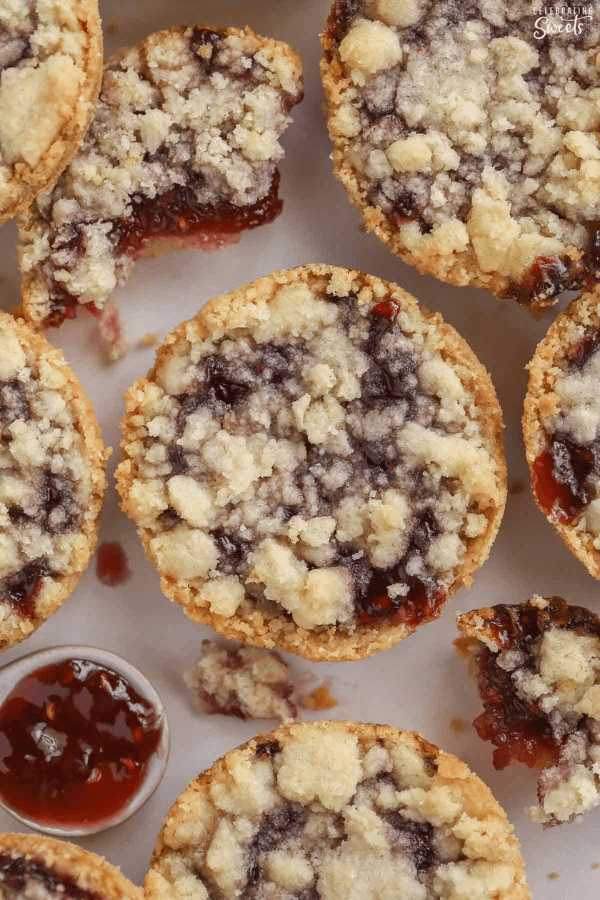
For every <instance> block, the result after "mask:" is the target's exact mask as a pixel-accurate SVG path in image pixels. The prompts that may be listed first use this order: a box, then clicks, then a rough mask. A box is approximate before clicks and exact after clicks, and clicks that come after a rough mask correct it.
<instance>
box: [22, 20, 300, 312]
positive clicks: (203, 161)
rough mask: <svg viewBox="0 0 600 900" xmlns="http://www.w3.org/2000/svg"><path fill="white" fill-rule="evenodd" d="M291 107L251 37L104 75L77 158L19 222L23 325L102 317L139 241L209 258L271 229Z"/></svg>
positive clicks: (276, 59)
mask: <svg viewBox="0 0 600 900" xmlns="http://www.w3.org/2000/svg"><path fill="white" fill-rule="evenodd" d="M301 96H302V71H301V65H300V60H299V58H298V56H297V55H296V54H295V53H294V52H293V51H292V50H291V49H290V48H289V47H288V46H287V45H285V44H279V43H276V42H274V41H268V40H265V39H263V38H259V37H257V36H256V35H255V34H253V33H252V32H251V31H250V30H248V29H247V30H246V31H238V30H237V29H233V28H232V29H227V30H224V31H214V30H211V29H208V28H202V27H196V28H180V29H172V30H170V31H166V32H160V33H158V34H155V35H151V36H150V37H149V38H147V39H146V40H145V41H144V42H142V43H141V44H140V45H139V46H138V47H136V48H134V49H132V50H126V51H122V52H121V53H120V54H119V55H118V56H117V57H116V58H115V59H113V60H112V61H109V63H108V64H107V66H106V68H105V72H104V78H103V82H102V89H101V93H100V99H99V102H98V107H97V110H96V114H95V118H94V120H93V121H92V124H91V126H90V129H89V131H88V133H87V136H86V138H85V141H84V143H83V145H82V147H81V149H80V150H79V152H78V153H77V155H76V156H75V158H74V159H73V161H72V163H71V164H70V166H69V167H68V168H67V170H66V171H65V172H64V174H63V175H62V177H61V178H60V179H59V181H58V182H57V184H56V185H55V187H54V189H53V190H52V191H50V192H49V193H48V194H46V195H44V196H43V197H42V198H40V200H39V201H38V202H37V204H36V206H35V207H34V210H33V212H32V214H31V215H30V216H29V217H28V218H27V219H26V220H23V222H22V227H21V238H22V241H23V246H22V250H21V264H22V267H23V270H24V272H25V273H30V275H31V278H34V277H35V285H34V286H33V287H32V291H33V294H32V295H31V296H29V297H26V302H28V303H29V304H30V306H31V311H30V312H31V315H32V318H34V319H35V320H36V321H41V320H48V318H49V317H50V324H57V323H59V320H62V318H64V317H65V315H68V314H69V312H68V310H71V313H70V314H73V309H74V308H75V307H76V306H77V304H93V305H94V307H95V308H96V309H100V308H102V307H103V306H104V304H105V303H106V300H107V298H108V297H109V295H110V294H111V292H112V291H113V290H114V288H115V287H116V285H117V284H119V283H122V282H123V281H124V280H125V279H126V278H127V276H128V274H129V273H130V271H131V267H132V265H133V262H134V259H135V258H136V257H137V256H139V255H141V253H142V252H144V250H145V249H147V246H146V245H147V242H148V240H149V238H168V237H173V238H174V239H175V240H176V241H179V242H180V243H181V242H182V241H184V240H187V239H188V238H189V239H190V240H192V242H194V241H195V243H196V244H197V245H198V246H203V245H206V247H207V249H215V248H216V247H217V246H220V245H221V244H223V243H228V242H229V243H231V242H232V240H233V239H236V238H235V233H236V232H239V230H241V229H243V228H247V227H254V225H257V224H260V223H261V221H263V220H270V219H269V216H270V217H271V218H272V217H273V216H274V215H276V214H277V213H278V212H279V211H280V208H281V204H280V203H279V201H277V195H276V191H277V177H276V175H277V173H276V165H277V163H278V162H279V160H280V159H281V158H282V156H283V149H282V147H281V144H280V143H279V138H280V137H281V135H282V133H283V131H284V130H285V128H286V126H287V124H288V123H289V122H290V121H291V120H290V117H289V111H290V109H291V107H292V106H293V105H294V104H295V103H297V102H298V101H299V100H300V99H301ZM261 204H262V205H261ZM199 232H200V233H202V234H204V238H201V237H199V236H198V233H199ZM221 232H222V233H221ZM65 310H67V311H65ZM53 312H54V313H56V315H55V316H54V318H53V317H52V314H53ZM61 317H62V318H61ZM54 320H56V321H54Z"/></svg>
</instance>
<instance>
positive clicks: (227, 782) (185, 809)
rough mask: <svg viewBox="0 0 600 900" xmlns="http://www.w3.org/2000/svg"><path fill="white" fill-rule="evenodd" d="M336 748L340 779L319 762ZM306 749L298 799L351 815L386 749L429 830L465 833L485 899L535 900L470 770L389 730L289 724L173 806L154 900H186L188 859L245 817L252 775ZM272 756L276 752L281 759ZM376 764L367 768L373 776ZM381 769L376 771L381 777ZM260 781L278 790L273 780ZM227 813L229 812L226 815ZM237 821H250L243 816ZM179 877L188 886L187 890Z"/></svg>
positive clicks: (230, 756)
mask: <svg viewBox="0 0 600 900" xmlns="http://www.w3.org/2000/svg"><path fill="white" fill-rule="evenodd" d="M337 742H339V751H340V752H339V755H338V757H337V759H338V767H339V770H338V769H336V770H335V771H334V769H332V768H331V766H330V765H328V764H327V762H326V760H325V759H324V758H319V750H318V749H316V748H317V745H318V744H327V750H326V753H333V754H335V747H336V743H337ZM303 743H304V744H305V746H306V750H305V751H304V752H305V753H306V758H302V762H301V764H300V765H299V766H298V768H297V769H296V770H295V771H294V767H293V765H290V764H289V762H288V760H289V757H288V760H286V763H285V765H286V770H287V775H289V777H286V784H287V785H289V786H292V785H293V787H292V791H293V793H294V794H295V796H294V799H296V800H300V802H301V803H303V804H306V805H308V802H307V801H308V795H309V794H310V793H311V791H312V789H315V790H316V792H317V797H316V799H317V800H320V801H321V802H322V803H323V804H324V805H325V807H326V808H334V809H336V810H339V807H340V806H341V807H342V809H348V808H349V804H350V803H351V801H352V794H353V793H354V790H355V787H356V785H357V783H358V784H360V783H361V776H360V774H359V775H357V774H356V769H355V767H356V761H357V760H361V762H362V760H364V759H365V757H366V755H367V754H368V753H369V752H371V757H370V759H373V755H374V754H373V751H374V752H375V753H378V752H379V753H381V752H382V749H381V748H383V752H386V753H389V752H391V754H392V756H393V754H394V753H397V754H398V756H397V757H396V760H397V764H395V765H394V771H395V772H396V773H397V777H399V778H400V779H401V780H402V788H403V789H405V796H410V794H412V793H413V791H412V790H411V789H413V790H414V792H415V799H416V796H417V795H418V796H419V798H420V802H421V804H422V806H421V809H422V810H423V811H425V820H426V821H427V820H428V818H429V816H431V817H432V819H434V820H435V821H436V823H437V824H439V823H440V822H444V823H445V826H446V827H448V828H450V829H452V828H453V827H456V829H457V832H459V833H460V837H461V839H463V840H465V841H466V843H467V844H469V845H470V846H469V849H468V850H467V854H466V856H468V857H469V859H468V860H466V859H465V871H464V873H463V875H462V877H463V878H465V877H466V879H467V880H468V879H469V878H470V877H472V878H474V879H475V881H476V884H475V883H474V884H473V885H472V887H473V888H475V887H477V888H478V889H479V891H481V893H478V896H481V897H482V898H483V897H487V896H488V894H487V893H484V891H485V890H486V889H487V890H489V891H490V893H489V897H490V898H492V897H493V898H494V900H527V898H529V897H530V896H531V894H530V892H529V889H528V887H527V883H526V879H525V869H524V864H523V860H522V858H521V854H520V849H519V843H518V840H517V838H516V837H515V835H514V833H513V827H512V825H510V824H509V822H508V821H507V818H506V813H505V812H504V810H503V809H502V808H501V806H500V805H499V804H498V802H497V800H496V799H495V798H494V796H493V795H492V793H491V791H490V790H489V788H488V787H487V786H486V785H485V784H484V783H483V782H482V781H481V780H480V779H479V778H478V777H477V776H476V775H474V774H473V773H472V772H471V771H470V770H469V768H468V766H467V765H466V764H465V763H464V762H462V761H461V760H459V759H458V758H457V757H455V756H453V755H451V754H448V753H444V752H443V751H442V750H439V749H438V748H437V747H435V746H434V745H433V744H430V743H429V742H428V741H426V740H425V739H424V738H423V737H422V736H421V735H419V734H417V733H415V732H410V731H403V730H401V729H399V728H394V727H391V726H388V725H374V724H369V723H357V722H351V721H318V722H309V723H301V724H292V725H290V724H286V725H283V726H281V727H280V728H277V729H276V730H275V731H273V732H270V733H268V734H260V735H258V736H257V737H255V738H253V739H252V740H250V741H249V742H248V743H246V744H244V745H242V746H241V747H239V748H237V749H236V750H232V751H230V752H229V753H227V754H226V755H225V756H224V757H222V758H221V759H219V760H217V762H215V763H214V765H213V766H211V768H210V769H208V770H207V771H206V772H204V773H203V774H202V775H200V776H199V777H198V778H197V779H196V780H195V781H193V782H191V784H189V785H188V787H187V788H186V789H185V790H184V792H183V793H182V794H181V795H180V797H179V798H178V799H177V800H176V802H175V803H174V805H173V806H172V807H171V810H170V811H169V813H168V814H167V817H166V820H165V824H164V826H163V829H162V831H161V833H160V834H159V836H158V838H157V840H156V844H155V847H154V854H153V857H152V860H151V863H150V871H149V873H148V875H147V876H146V880H145V883H144V893H145V896H146V898H147V900H167V898H169V900H178V898H180V897H182V896H183V894H182V893H180V890H181V888H183V885H184V883H185V858H186V855H189V856H190V857H192V855H193V858H195V859H196V860H199V859H200V853H201V852H202V849H201V848H202V845H204V846H206V845H207V844H208V841H209V838H210V835H211V832H212V833H214V830H215V828H216V826H217V825H218V824H219V822H220V821H221V822H222V821H223V820H224V819H225V818H226V815H227V814H233V815H234V816H235V815H236V809H235V800H234V797H235V794H236V793H240V794H241V793H242V791H244V788H245V787H246V786H247V785H252V781H253V767H254V766H257V767H259V766H261V765H263V764H264V763H263V762H262V761H264V760H266V761H267V762H269V761H270V762H271V764H272V763H273V760H276V759H277V754H278V753H279V752H281V750H283V752H284V754H285V753H286V752H287V751H288V749H289V748H290V747H294V750H293V751H292V753H293V754H294V758H295V759H296V760H298V759H300V758H301V757H302V753H303V749H302V745H303ZM262 748H266V750H263V749H262ZM272 748H275V752H274V753H273V749H272ZM354 748H356V749H354ZM315 750H316V752H315ZM257 760H261V761H259V762H257ZM379 764H381V763H379ZM360 765H361V763H360V762H359V763H358V766H359V771H362V770H361V768H360ZM367 765H368V763H365V767H366V766H367ZM377 765H378V764H377V763H375V764H374V765H373V769H374V770H375V769H376V768H377ZM384 765H385V764H384ZM396 765H398V766H399V769H397V768H396ZM313 766H314V768H315V772H316V777H313V778H312V785H314V786H315V787H314V788H312V786H309V787H308V789H307V786H306V784H305V783H304V782H305V777H306V772H307V771H308V772H309V778H310V770H311V768H312V767H313ZM321 766H325V767H326V770H327V771H325V770H324V771H322V772H321V773H320V775H319V768H320V767H321ZM388 766H389V763H388ZM353 768H354V772H353V771H352V770H353ZM279 771H280V772H281V769H280V770H279ZM388 771H389V769H388ZM373 774H374V772H371V770H370V769H369V772H368V774H367V772H366V771H365V773H364V775H363V776H362V777H363V778H365V777H366V778H368V777H369V775H373ZM282 778H283V776H282V775H281V774H279V775H278V776H277V778H276V779H275V785H277V787H276V788H275V789H276V790H278V788H279V789H282V791H283V793H282V797H285V796H286V795H288V791H287V790H286V788H285V787H284V786H283V781H282ZM294 779H296V780H294ZM257 780H258V779H257ZM261 781H263V783H264V784H266V783H269V782H268V779H264V780H263V779H261ZM269 790H270V788H269ZM296 791H297V793H296ZM229 792H231V794H229ZM278 792H281V791H278ZM244 794H245V796H246V797H248V798H250V796H252V795H251V793H249V792H246V791H244ZM303 795H304V796H303ZM229 797H230V798H231V799H229ZM221 798H223V805H221ZM340 798H341V799H340ZM344 798H346V800H345V803H344ZM434 798H435V799H434ZM450 798H452V802H454V804H455V809H454V811H453V812H452V813H451V814H450V816H449V817H448V816H447V814H446V812H445V811H443V808H442V806H439V807H438V804H444V803H445V802H446V803H447V802H448V801H449V799H450ZM253 800H255V801H256V803H257V806H258V809H259V811H260V803H261V794H260V788H259V787H258V786H257V789H256V790H255V791H254V793H253ZM231 801H233V803H232V802H231ZM411 802H412V800H409V801H408V806H409V807H410V803H411ZM318 806H319V804H318V803H317V807H318ZM363 808H364V807H363ZM224 809H226V810H227V813H224V812H222V811H221V810H224ZM446 809H447V808H446ZM409 812H410V810H409ZM238 815H240V816H241V815H243V813H242V812H241V811H240V812H239V813H238ZM436 815H439V818H436ZM367 823H368V824H367ZM458 823H460V824H458ZM362 827H363V828H365V827H366V830H367V831H368V830H369V828H370V827H372V825H371V820H370V819H368V818H367V814H365V813H363V819H362ZM434 827H435V826H434ZM180 861H181V862H180ZM181 863H183V865H182V864H181ZM455 865H456V866H457V868H459V867H461V863H460V862H459V863H456V864H455ZM480 865H481V870H480V872H479V871H478V867H479V866H480ZM496 867H497V870H498V871H499V870H502V872H503V874H502V877H501V882H502V884H501V886H500V884H499V882H496V883H495V882H494V874H495V870H496ZM467 873H468V874H467ZM480 875H481V877H479V876H480ZM180 877H181V882H180V884H178V883H177V882H178V880H179V878H180ZM488 879H489V881H488ZM461 883H463V884H464V882H461ZM446 889H448V887H447V886H446Z"/></svg>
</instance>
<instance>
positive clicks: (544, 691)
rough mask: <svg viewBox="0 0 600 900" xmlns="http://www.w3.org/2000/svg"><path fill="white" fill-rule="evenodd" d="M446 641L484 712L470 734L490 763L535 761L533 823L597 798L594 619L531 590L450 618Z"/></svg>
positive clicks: (598, 669) (568, 817) (598, 663)
mask: <svg viewBox="0 0 600 900" xmlns="http://www.w3.org/2000/svg"><path fill="white" fill-rule="evenodd" d="M458 627H459V629H460V631H461V632H462V633H463V635H464V637H463V638H461V639H459V640H458V641H457V642H456V643H457V646H458V649H459V651H460V652H461V653H462V654H463V655H466V656H467V658H468V660H469V663H470V667H471V668H472V674H473V675H474V676H475V677H476V678H477V681H478V685H479V692H480V694H481V699H482V700H483V705H484V709H485V712H483V713H482V714H481V715H480V716H479V717H478V718H477V719H476V720H475V723H474V724H475V728H476V729H477V733H478V734H479V736H480V737H481V738H483V740H488V741H492V743H493V744H495V745H496V749H495V750H494V765H495V767H496V768H497V769H503V768H504V767H505V766H507V765H508V764H509V763H510V762H511V760H516V761H518V762H522V763H524V764H525V765H528V766H536V767H538V768H539V767H543V768H542V771H541V773H540V775H539V778H538V798H539V804H540V805H539V807H532V808H530V809H528V813H529V816H530V818H531V820H532V821H533V822H542V823H543V824H544V825H545V826H550V825H559V824H561V823H562V822H569V821H572V820H573V819H576V818H579V817H580V816H581V815H582V814H583V813H584V812H587V811H588V810H590V809H592V808H593V807H595V806H598V805H599V804H600V619H599V618H598V616H596V615H594V614H593V613H592V612H590V611H589V610H587V609H583V608H582V607H580V606H568V605H567V604H566V602H565V601H564V600H562V599H561V598H560V597H552V598H550V599H545V598H542V597H537V596H536V597H533V598H532V599H531V600H529V601H528V602H527V603H522V604H519V605H516V606H505V605H500V606H494V607H492V608H490V609H478V610H473V611H472V612H469V613H465V614H464V615H463V616H460V617H459V619H458Z"/></svg>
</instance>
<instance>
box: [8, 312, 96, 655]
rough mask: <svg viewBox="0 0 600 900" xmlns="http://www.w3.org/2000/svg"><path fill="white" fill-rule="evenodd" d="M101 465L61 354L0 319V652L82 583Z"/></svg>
mask: <svg viewBox="0 0 600 900" xmlns="http://www.w3.org/2000/svg"><path fill="white" fill-rule="evenodd" d="M107 457H108V452H107V451H106V450H105V448H104V444H103V443H102V436H101V434H100V429H99V427H98V423H97V421H96V416H95V414H94V410H93V407H92V404H91V402H90V401H89V399H88V398H87V396H86V395H85V394H84V392H83V389H82V387H81V385H80V384H79V382H78V381H77V379H76V378H75V375H74V374H73V372H72V371H71V369H70V368H69V366H68V365H67V364H66V362H65V360H64V358H63V355H62V353H60V351H58V350H55V349H54V348H52V347H51V346H50V344H49V343H48V342H47V341H46V340H45V339H44V338H43V337H42V336H41V335H39V334H37V333H36V332H34V331H33V330H31V329H30V328H29V327H28V326H27V325H25V323H24V322H23V321H22V320H21V319H13V318H12V316H9V315H8V314H7V313H3V312H0V471H1V472H2V476H1V477H0V650H4V649H5V648H7V647H11V646H12V645H13V644H15V643H17V642H18V641H21V640H23V638H26V637H27V636H28V635H29V634H31V633H32V631H34V630H35V629H36V628H38V627H39V626H40V625H41V624H42V622H44V621H45V620H46V619H47V618H48V617H49V616H50V615H52V614H53V613H54V612H56V610H57V609H58V608H59V606H60V605H61V604H62V603H64V601H65V600H66V599H67V597H68V596H69V595H70V594H71V592H72V591H73V589H74V588H75V585H76V584H77V582H78V581H79V579H80V577H81V575H82V574H83V572H84V570H85V568H86V566H87V564H88V562H89V560H90V557H91V555H92V553H93V551H94V547H95V545H96V540H97V537H98V526H99V518H100V510H101V507H102V499H103V496H104V490H105V487H106V477H105V468H106V459H107Z"/></svg>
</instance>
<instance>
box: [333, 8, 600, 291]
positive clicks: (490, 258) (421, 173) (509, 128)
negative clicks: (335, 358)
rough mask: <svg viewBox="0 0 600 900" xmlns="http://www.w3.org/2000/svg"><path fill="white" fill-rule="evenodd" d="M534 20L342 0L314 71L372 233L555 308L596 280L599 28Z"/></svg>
mask: <svg viewBox="0 0 600 900" xmlns="http://www.w3.org/2000/svg"><path fill="white" fill-rule="evenodd" d="M590 9H591V8H590ZM546 11H547V10H546ZM539 15H540V10H536V9H535V8H534V7H532V5H531V3H530V2H529V0H509V2H506V3H503V4H497V3H489V2H471V0H468V2H466V0H465V2H456V0H435V2H433V3H432V2H430V0H336V2H335V3H334V4H333V7H332V10H331V14H330V16H329V20H328V23H327V27H326V29H325V31H324V34H323V46H324V48H325V53H324V57H323V61H322V68H321V70H322V76H323V83H324V87H325V93H326V96H327V111H326V112H327V120H328V127H329V134H330V136H331V139H332V141H333V145H334V152H333V161H334V173H335V175H336V177H337V178H338V179H339V180H340V181H341V182H342V183H343V184H344V186H345V188H346V190H347V191H348V194H349V196H350V199H351V201H352V202H353V203H354V204H356V205H357V206H358V207H359V208H360V211H361V213H362V216H363V218H364V221H365V224H366V227H367V229H368V230H369V231H373V232H375V234H376V235H377V236H378V237H379V238H380V239H381V240H382V241H384V242H385V243H386V244H387V245H388V246H389V247H390V249H391V250H392V251H393V252H394V253H397V254H398V255H399V256H401V257H402V259H403V260H404V261H405V262H407V263H409V264H411V265H414V266H416V267H417V268H418V269H419V270H420V271H422V272H426V273H429V274H431V275H435V276H436V277H437V278H439V279H441V280H442V281H448V282H450V283H452V284H458V285H472V286H476V287H483V288H487V290H489V291H491V292H492V293H494V294H496V295H498V296H511V297H514V298H516V299H517V300H519V301H520V302H521V303H523V304H526V305H531V304H533V305H535V306H546V305H548V304H552V303H555V302H556V301H557V298H558V295H559V294H560V293H561V292H562V291H564V290H566V289H572V288H575V287H580V286H582V285H585V284H589V283H590V282H595V281H597V280H598V277H599V276H600V231H599V230H598V206H599V203H600V144H599V141H598V128H599V125H600V109H599V106H598V93H599V91H600V73H599V68H598V62H597V60H598V48H599V47H600V20H598V17H597V16H595V15H594V16H593V17H592V16H588V17H587V18H585V19H581V20H579V27H578V32H577V34H575V33H573V29H572V28H570V27H569V26H567V27H565V26H564V24H561V23H560V20H559V19H558V13H557V15H556V17H555V22H554V26H556V23H557V22H558V24H559V26H560V27H558V28H557V27H554V30H551V31H550V32H549V33H548V34H547V35H546V36H545V37H544V35H543V34H541V33H540V29H539V25H538V23H537V21H536V20H537V19H538V17H539ZM550 18H552V16H550ZM550 27H551V28H552V25H551V26H550ZM542 38H543V39H542Z"/></svg>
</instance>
